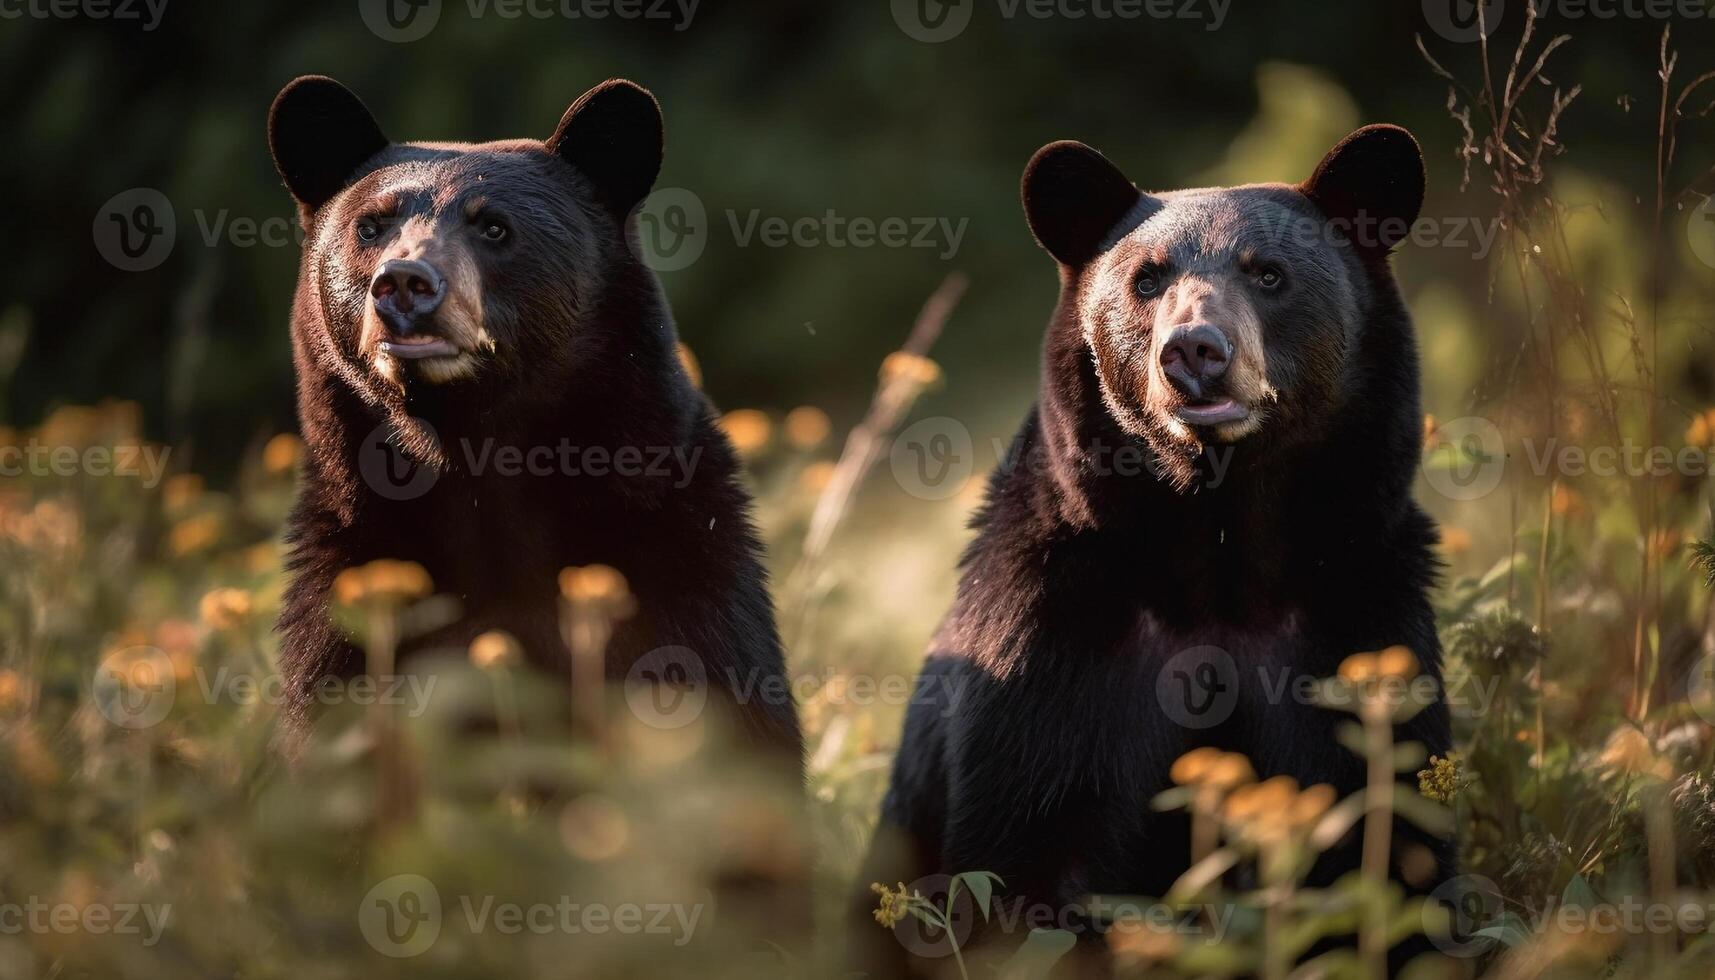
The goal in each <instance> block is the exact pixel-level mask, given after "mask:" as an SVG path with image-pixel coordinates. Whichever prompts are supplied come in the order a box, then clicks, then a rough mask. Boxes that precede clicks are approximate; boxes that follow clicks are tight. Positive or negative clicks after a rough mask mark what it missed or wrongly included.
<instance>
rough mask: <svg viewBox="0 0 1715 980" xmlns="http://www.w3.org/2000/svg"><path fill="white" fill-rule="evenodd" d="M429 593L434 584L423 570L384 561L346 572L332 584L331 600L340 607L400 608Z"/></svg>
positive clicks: (417, 566) (410, 565)
mask: <svg viewBox="0 0 1715 980" xmlns="http://www.w3.org/2000/svg"><path fill="white" fill-rule="evenodd" d="M432 591H434V583H433V582H431V581H430V580H429V573H428V572H427V571H425V570H424V569H423V566H421V565H419V564H417V563H416V562H410V561H393V560H390V559H385V558H384V559H381V560H380V561H372V562H370V563H369V564H367V565H359V566H358V567H356V568H348V569H346V570H345V571H343V572H340V573H339V575H338V576H336V577H335V578H334V580H333V593H334V598H335V599H336V600H337V601H338V602H339V603H340V605H343V606H356V605H363V604H365V603H373V604H376V605H394V604H402V603H405V602H408V601H410V600H412V599H421V598H423V597H424V596H427V595H428V594H429V593H430V592H432Z"/></svg>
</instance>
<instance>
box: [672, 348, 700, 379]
mask: <svg viewBox="0 0 1715 980" xmlns="http://www.w3.org/2000/svg"><path fill="white" fill-rule="evenodd" d="M678 355H679V366H680V367H682V368H684V369H685V376H686V377H688V378H690V379H691V384H692V385H693V386H694V387H697V388H701V387H702V386H703V366H702V365H701V364H699V363H697V355H695V354H693V353H691V349H690V348H689V347H686V346H685V345H684V344H680V345H679V347H678Z"/></svg>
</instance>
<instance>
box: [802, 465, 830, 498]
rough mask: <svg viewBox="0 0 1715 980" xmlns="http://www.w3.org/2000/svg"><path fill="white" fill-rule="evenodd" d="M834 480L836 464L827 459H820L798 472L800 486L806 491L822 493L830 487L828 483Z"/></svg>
mask: <svg viewBox="0 0 1715 980" xmlns="http://www.w3.org/2000/svg"><path fill="white" fill-rule="evenodd" d="M832 482H834V464H833V463H830V462H828V461H827V460H819V461H817V462H814V463H811V464H810V465H809V466H806V467H804V472H802V473H799V474H798V486H799V487H801V488H803V490H804V492H806V493H817V494H819V493H821V492H822V491H823V490H826V489H828V484H830V483H832Z"/></svg>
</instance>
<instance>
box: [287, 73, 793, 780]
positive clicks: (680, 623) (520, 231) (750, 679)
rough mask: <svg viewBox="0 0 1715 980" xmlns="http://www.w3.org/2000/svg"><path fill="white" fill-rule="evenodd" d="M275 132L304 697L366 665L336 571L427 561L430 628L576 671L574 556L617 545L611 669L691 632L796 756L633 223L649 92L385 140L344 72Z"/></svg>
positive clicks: (652, 109)
mask: <svg viewBox="0 0 1715 980" xmlns="http://www.w3.org/2000/svg"><path fill="white" fill-rule="evenodd" d="M269 140H270V145H271V148H272V151H273V155H274V160H275V163H276V166H277V167H278V169H279V172H280V176H281V177H282V178H283V179H284V181H285V184H286V187H287V188H288V189H289V190H290V191H291V193H292V196H293V197H294V198H295V199H296V201H297V203H298V206H299V210H300V217H301V220H302V223H303V227H304V229H305V231H306V234H307V237H306V240H305V244H304V249H303V256H302V262H301V267H300V273H299V277H298V284H297V292H296V297H295V301H294V303H293V310H292V348H293V355H294V361H295V365H296V371H297V379H298V413H299V422H300V425H301V427H302V431H303V437H304V440H305V443H306V447H307V452H306V454H305V457H306V458H305V464H304V471H303V474H302V484H301V489H300V495H299V499H298V502H297V505H296V508H295V510H294V511H293V513H292V515H291V518H290V523H289V526H288V541H289V542H290V545H291V553H290V558H289V563H288V566H289V569H290V572H291V576H292V577H291V582H290V585H289V587H288V589H287V592H286V595H285V598H284V607H283V609H282V612H281V616H280V622H279V629H280V631H281V632H282V634H283V646H282V654H281V668H282V672H283V674H284V675H285V681H286V684H285V687H286V689H287V691H288V692H289V693H288V699H289V702H290V703H289V704H288V706H287V714H288V718H289V720H294V721H299V722H301V721H302V720H303V719H304V716H305V715H306V714H307V713H308V709H309V706H310V704H311V703H312V700H313V698H312V692H313V690H314V687H315V685H316V684H317V683H318V681H319V680H320V679H321V678H323V677H327V676H330V675H352V674H355V673H358V672H360V671H362V670H363V669H364V663H363V660H362V657H361V654H360V653H359V652H358V651H357V650H356V649H355V648H354V647H353V645H352V644H351V643H349V642H348V641H347V639H346V638H345V636H344V635H343V634H342V633H341V631H340V630H339V629H338V628H336V626H335V624H334V623H333V621H332V620H331V619H330V615H329V612H330V609H329V601H330V599H329V591H330V586H331V584H332V583H333V581H334V579H335V577H336V576H337V575H338V574H339V573H340V572H341V571H342V570H343V569H346V568H350V567H354V566H359V565H362V564H364V563H367V562H370V561H374V560H378V559H399V560H404V561H412V562H416V563H418V564H420V565H421V566H422V567H423V568H424V569H426V570H427V571H428V573H429V576H430V577H431V578H432V579H433V583H434V587H435V590H436V591H437V592H440V593H443V594H449V595H452V596H455V597H457V599H458V600H459V603H460V606H461V609H462V613H461V618H460V621H459V622H458V623H457V624H456V626H454V627H451V628H449V630H446V631H443V632H442V633H441V634H439V635H437V636H435V637H434V638H433V639H434V641H435V642H437V643H441V644H447V643H449V642H450V643H467V642H469V640H470V639H471V638H472V637H474V636H476V635H478V634H480V633H482V632H484V631H487V630H492V629H504V630H506V631H508V632H510V633H511V634H513V635H514V636H515V637H517V639H518V640H519V641H520V644H521V646H522V647H523V648H524V651H525V653H526V655H527V657H528V658H529V659H530V660H531V661H532V662H533V663H534V664H535V665H536V666H538V667H540V668H543V669H547V670H552V671H557V672H560V673H562V674H566V673H567V672H568V671H569V670H570V667H569V665H568V660H569V657H568V655H567V652H566V647H565V643H564V641H563V640H562V636H561V631H560V625H559V613H560V609H559V605H558V604H559V601H560V592H559V589H558V587H557V576H558V575H559V573H560V572H561V570H563V569H566V568H568V567H574V566H590V565H606V566H611V567H612V568H615V569H618V570H619V571H620V572H621V573H622V574H623V575H624V577H625V579H626V581H627V584H628V586H629V590H630V592H631V594H632V596H633V597H634V602H635V606H636V608H635V612H634V614H633V615H631V616H630V617H629V618H627V619H625V620H624V621H623V622H622V623H620V625H619V626H618V628H617V631H616V632H615V633H614V635H613V636H612V638H611V641H610V642H609V643H608V644H607V648H606V649H607V662H606V671H607V674H608V676H609V677H610V678H615V677H624V676H626V674H627V671H628V670H629V669H630V668H631V667H632V666H634V665H635V664H637V662H638V661H639V659H640V658H642V657H644V656H646V655H648V653H649V652H650V651H653V650H656V649H659V648H669V649H671V650H673V651H675V653H674V657H675V658H679V659H681V660H689V661H692V662H689V663H683V662H679V660H674V661H673V662H674V663H675V664H676V665H677V667H678V668H679V669H680V671H681V672H685V673H686V677H685V678H683V679H684V680H686V681H688V682H691V683H695V682H696V681H697V680H698V678H697V677H696V676H695V675H696V674H697V673H699V672H700V673H701V675H702V678H703V679H704V680H706V683H707V685H708V687H709V688H710V689H712V690H713V691H715V692H716V693H717V694H726V695H730V697H727V698H725V699H724V701H726V702H730V703H731V705H733V706H735V707H736V710H737V714H738V717H739V719H740V723H739V725H738V727H739V729H740V730H741V732H742V733H743V734H744V735H745V736H747V737H748V738H749V739H750V740H751V741H753V742H755V743H757V744H758V745H759V746H761V747H764V748H765V749H766V751H764V752H763V753H762V754H764V755H767V756H768V757H770V758H775V759H779V760H782V761H784V762H786V763H787V764H788V765H789V767H790V768H791V769H793V770H795V771H798V772H800V773H801V768H800V767H801V762H800V755H801V739H800V735H799V730H798V723H797V717H796V709H795V707H794V705H793V703H792V700H791V698H790V697H789V696H785V695H784V694H783V693H782V692H784V691H786V690H787V686H786V684H785V665H784V662H783V656H782V651H781V647H780V642H779V639H778V635H777V631H776V628H775V624H774V613H773V606H772V603H771V601H770V599H769V595H768V592H767V587H766V581H765V573H764V570H763V567H762V564H761V562H760V560H759V551H760V546H759V543H758V540H757V537H756V533H755V531H754V529H753V526H752V523H751V519H750V500H749V497H748V495H747V493H746V491H745V490H744V488H743V486H742V485H741V482H740V479H739V475H738V464H737V461H736V458H735V455H734V452H733V449H732V447H731V445H730V444H729V442H728V440H727V439H726V437H725V435H724V434H723V433H722V431H721V430H720V428H719V427H718V424H717V422H716V418H715V416H714V414H713V411H712V409H711V407H710V405H709V403H708V401H707V400H706V399H705V397H704V396H703V394H702V393H701V392H700V391H699V390H698V389H697V387H696V386H695V385H694V384H693V383H692V381H691V380H690V378H689V377H688V375H687V373H686V370H685V369H684V367H683V366H682V364H681V362H680V360H679V357H678V352H677V339H676V335H675V331H674V326H673V319H672V316H671V314H670V313H669V312H668V308H667V303H666V300H665V298H664V297H663V295H662V290H661V286H660V283H659V281H658V280H657V278H656V276H655V273H654V272H653V271H652V270H651V269H650V268H649V267H648V266H647V265H646V263H645V262H644V261H643V259H642V258H641V257H640V255H639V252H638V249H637V248H635V247H634V246H635V245H636V239H635V238H634V237H632V236H633V235H634V234H635V230H636V217H635V215H634V214H633V212H634V210H635V209H636V208H637V207H638V205H639V204H640V202H641V201H642V200H643V199H644V197H645V195H647V194H648V193H649V191H650V188H651V187H652V186H653V184H654V182H655V178H656V175H657V173H658V171H659V169H660V165H661V155H662V123H661V115H660V109H659V107H658V105H657V104H656V101H655V98H654V97H653V96H652V95H651V94H650V93H649V92H648V91H646V90H645V89H643V88H640V87H639V86H637V85H635V84H632V83H630V82H627V81H622V80H614V81H609V82H606V83H604V84H602V85H599V86H597V87H595V88H593V89H591V90H590V91H589V92H587V93H585V94H584V95H583V96H582V97H581V98H579V99H577V100H576V102H574V103H573V104H572V106H571V107H570V108H569V109H568V110H567V111H566V113H565V115H564V117H563V118H562V119H561V120H560V123H559V127H558V128H557V129H556V130H555V131H554V133H553V135H552V136H550V137H549V138H548V139H547V140H546V141H545V142H544V141H538V140H533V139H518V140H508V141H503V142H493V143H479V144H462V143H394V142H391V141H390V140H389V139H388V138H387V137H386V136H384V135H383V134H382V130H381V128H380V127H379V126H378V125H377V124H376V122H375V120H374V118H373V117H372V116H371V114H370V113H369V111H368V109H367V108H366V107H365V106H364V105H363V103H362V102H361V101H360V100H359V99H358V98H357V97H356V96H355V95H353V94H352V93H351V92H350V91H348V90H347V89H346V88H344V87H343V86H341V85H340V84H339V83H337V82H335V81H333V80H332V79H329V78H324V77H305V78H300V79H298V80H296V81H294V82H292V83H291V84H290V85H288V86H287V87H286V88H285V89H284V90H283V91H281V92H280V94H279V96H278V97H277V98H276V100H275V102H274V105H273V108H272V110H271V112H270V116H269ZM411 652H412V651H411V650H410V649H407V650H405V651H404V653H405V654H406V655H410V654H411ZM669 659H672V658H669Z"/></svg>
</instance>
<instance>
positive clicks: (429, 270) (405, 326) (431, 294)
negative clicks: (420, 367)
mask: <svg viewBox="0 0 1715 980" xmlns="http://www.w3.org/2000/svg"><path fill="white" fill-rule="evenodd" d="M446 294H447V280H446V277H445V276H443V275H441V273H440V272H439V271H438V270H437V269H435V267H434V266H432V265H430V264H429V263H427V262H422V261H418V260H416V259H389V260H388V261H386V262H383V263H382V264H381V268H380V270H378V271H377V272H376V273H375V278H374V279H373V280H371V282H370V284H369V295H370V298H371V301H372V302H373V303H374V304H375V313H376V315H377V316H379V317H380V318H381V322H382V324H383V325H384V326H385V327H386V328H387V332H388V333H389V334H390V335H391V338H390V339H393V340H397V341H403V342H406V343H410V342H412V341H415V340H418V339H419V338H421V339H427V337H428V334H429V332H430V330H429V328H430V326H431V325H432V324H433V323H434V317H435V311H436V310H438V309H440V307H441V301H442V300H443V299H445V298H446Z"/></svg>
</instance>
